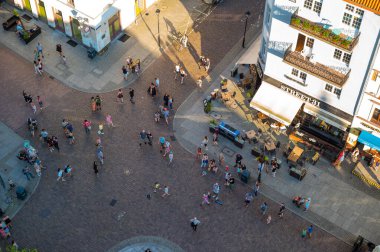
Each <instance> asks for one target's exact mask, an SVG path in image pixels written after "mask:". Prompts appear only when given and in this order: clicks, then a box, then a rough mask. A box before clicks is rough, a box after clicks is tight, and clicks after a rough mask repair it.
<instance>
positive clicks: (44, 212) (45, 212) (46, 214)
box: [38, 208, 51, 218]
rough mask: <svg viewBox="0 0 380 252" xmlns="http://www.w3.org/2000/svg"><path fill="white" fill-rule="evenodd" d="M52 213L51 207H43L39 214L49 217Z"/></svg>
mask: <svg viewBox="0 0 380 252" xmlns="http://www.w3.org/2000/svg"><path fill="white" fill-rule="evenodd" d="M50 214H51V211H50V209H47V208H45V209H42V210H41V211H40V212H39V213H38V215H39V216H40V217H41V218H47V217H49V216H50Z"/></svg>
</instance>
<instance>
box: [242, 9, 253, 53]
mask: <svg viewBox="0 0 380 252" xmlns="http://www.w3.org/2000/svg"><path fill="white" fill-rule="evenodd" d="M250 15H251V12H250V11H247V12H246V13H245V26H244V36H243V44H242V45H241V46H242V47H243V48H245V33H246V32H247V23H248V18H249V16H250Z"/></svg>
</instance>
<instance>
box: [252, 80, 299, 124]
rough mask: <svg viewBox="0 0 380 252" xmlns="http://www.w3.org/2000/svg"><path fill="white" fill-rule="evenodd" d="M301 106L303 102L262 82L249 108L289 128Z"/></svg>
mask: <svg viewBox="0 0 380 252" xmlns="http://www.w3.org/2000/svg"><path fill="white" fill-rule="evenodd" d="M302 104H303V101H301V100H299V99H297V98H296V97H294V96H292V95H290V94H289V93H286V92H284V91H282V90H281V89H279V88H276V87H274V86H272V85H270V84H268V83H266V82H265V81H263V82H262V84H261V86H260V88H259V90H258V91H257V93H256V94H255V96H254V97H253V99H252V101H251V103H250V107H251V108H254V109H256V110H258V111H260V112H261V113H263V114H265V115H267V116H269V117H271V118H272V119H274V120H276V121H278V122H280V123H282V124H284V125H286V126H289V125H290V123H291V122H292V121H293V119H294V117H295V115H296V114H297V112H298V110H299V109H300V107H301V106H302Z"/></svg>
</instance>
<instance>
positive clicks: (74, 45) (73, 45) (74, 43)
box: [67, 39, 78, 47]
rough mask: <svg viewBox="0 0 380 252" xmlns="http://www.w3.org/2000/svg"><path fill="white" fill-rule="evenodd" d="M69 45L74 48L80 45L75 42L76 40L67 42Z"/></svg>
mask: <svg viewBox="0 0 380 252" xmlns="http://www.w3.org/2000/svg"><path fill="white" fill-rule="evenodd" d="M67 44H69V45H71V46H72V47H76V46H77V45H78V43H77V42H75V41H74V40H72V39H70V40H69V41H67Z"/></svg>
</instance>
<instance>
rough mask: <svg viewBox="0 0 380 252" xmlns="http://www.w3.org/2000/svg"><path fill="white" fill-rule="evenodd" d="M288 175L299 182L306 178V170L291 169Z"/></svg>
mask: <svg viewBox="0 0 380 252" xmlns="http://www.w3.org/2000/svg"><path fill="white" fill-rule="evenodd" d="M289 175H290V176H292V177H294V178H296V179H298V180H300V181H301V180H302V179H303V178H304V177H305V176H306V169H297V168H294V167H292V168H290V170H289Z"/></svg>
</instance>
